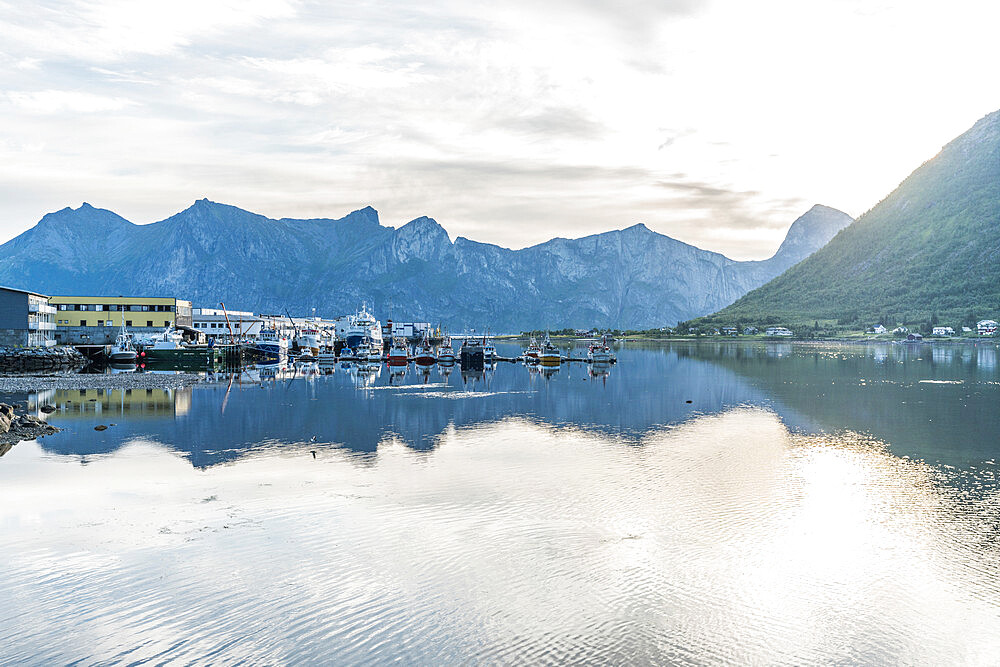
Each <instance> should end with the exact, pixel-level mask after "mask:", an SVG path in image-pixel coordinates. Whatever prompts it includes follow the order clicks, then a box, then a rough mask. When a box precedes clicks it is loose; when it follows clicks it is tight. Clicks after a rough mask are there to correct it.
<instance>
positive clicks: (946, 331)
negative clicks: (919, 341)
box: [931, 327, 955, 336]
mask: <svg viewBox="0 0 1000 667" xmlns="http://www.w3.org/2000/svg"><path fill="white" fill-rule="evenodd" d="M931 335H934V336H954V335H955V330H954V329H953V328H952V327H934V329H933V330H932V331H931Z"/></svg>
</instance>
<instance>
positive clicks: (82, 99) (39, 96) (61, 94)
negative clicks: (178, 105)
mask: <svg viewBox="0 0 1000 667" xmlns="http://www.w3.org/2000/svg"><path fill="white" fill-rule="evenodd" d="M5 95H6V98H7V100H8V101H9V102H10V103H11V104H13V105H14V106H17V107H20V108H21V109H24V110H26V111H31V112H34V113H46V114H56V113H62V112H73V113H97V112H100V111H118V110H120V109H124V108H126V107H130V106H135V105H136V102H134V101H133V100H129V99H126V98H122V97H106V96H103V95H95V94H93V93H83V92H78V91H67V90H39V91H33V92H17V91H12V92H8V93H6V94H5Z"/></svg>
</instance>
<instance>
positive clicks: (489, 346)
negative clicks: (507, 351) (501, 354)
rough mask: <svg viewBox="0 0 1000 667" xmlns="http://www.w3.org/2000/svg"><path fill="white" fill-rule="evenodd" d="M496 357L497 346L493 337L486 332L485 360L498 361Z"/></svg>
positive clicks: (484, 337) (484, 339)
mask: <svg viewBox="0 0 1000 667" xmlns="http://www.w3.org/2000/svg"><path fill="white" fill-rule="evenodd" d="M496 358H497V348H496V346H495V345H494V344H493V338H492V337H491V336H490V335H489V334H486V335H485V336H483V360H485V361H486V363H491V362H494V361H496Z"/></svg>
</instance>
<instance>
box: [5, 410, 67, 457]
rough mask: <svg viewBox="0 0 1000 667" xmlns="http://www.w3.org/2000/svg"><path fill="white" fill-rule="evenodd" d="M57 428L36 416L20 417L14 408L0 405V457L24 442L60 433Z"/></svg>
mask: <svg viewBox="0 0 1000 667" xmlns="http://www.w3.org/2000/svg"><path fill="white" fill-rule="evenodd" d="M58 431H59V429H57V428H56V427H55V426H52V425H50V424H47V423H45V420H44V419H40V418H38V417H35V416H34V415H19V414H16V413H15V412H14V406H12V405H10V404H9V403H0V456H3V455H4V454H6V453H7V452H8V451H10V449H11V448H12V447H13V446H14V445H16V444H17V443H19V442H21V441H22V440H35V439H36V438H40V437H42V436H46V435H52V434H53V433H56V432H58Z"/></svg>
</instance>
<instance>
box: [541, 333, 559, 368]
mask: <svg viewBox="0 0 1000 667" xmlns="http://www.w3.org/2000/svg"><path fill="white" fill-rule="evenodd" d="M538 360H539V361H540V362H542V365H543V366H558V365H559V364H560V363H562V355H561V354H560V353H559V348H558V347H556V346H555V345H553V344H552V341H551V340H550V339H549V335H548V334H545V341H544V342H543V343H542V349H541V351H540V352H539V353H538Z"/></svg>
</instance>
